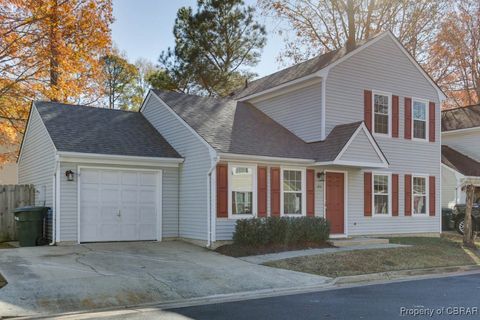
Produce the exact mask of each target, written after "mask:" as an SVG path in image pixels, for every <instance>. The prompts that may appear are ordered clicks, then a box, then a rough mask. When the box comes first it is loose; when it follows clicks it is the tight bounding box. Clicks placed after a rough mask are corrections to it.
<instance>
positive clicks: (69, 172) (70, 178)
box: [65, 170, 75, 181]
mask: <svg viewBox="0 0 480 320" xmlns="http://www.w3.org/2000/svg"><path fill="white" fill-rule="evenodd" d="M74 175H75V173H74V172H73V171H72V170H67V171H65V176H66V177H67V181H73V177H74Z"/></svg>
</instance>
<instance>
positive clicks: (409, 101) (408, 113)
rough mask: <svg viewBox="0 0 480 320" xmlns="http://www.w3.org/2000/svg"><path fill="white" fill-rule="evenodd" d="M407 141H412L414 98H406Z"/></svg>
mask: <svg viewBox="0 0 480 320" xmlns="http://www.w3.org/2000/svg"><path fill="white" fill-rule="evenodd" d="M404 108H405V139H412V98H405V105H404Z"/></svg>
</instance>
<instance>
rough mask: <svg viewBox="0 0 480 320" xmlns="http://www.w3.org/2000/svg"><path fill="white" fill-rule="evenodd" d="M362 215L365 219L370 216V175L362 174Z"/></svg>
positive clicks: (368, 173) (369, 173)
mask: <svg viewBox="0 0 480 320" xmlns="http://www.w3.org/2000/svg"><path fill="white" fill-rule="evenodd" d="M363 213H364V215H365V217H371V216H372V173H371V172H365V173H364V174H363Z"/></svg>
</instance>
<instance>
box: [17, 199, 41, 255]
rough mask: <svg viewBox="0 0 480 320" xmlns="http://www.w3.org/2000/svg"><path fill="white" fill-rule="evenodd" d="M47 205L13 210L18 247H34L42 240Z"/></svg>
mask: <svg viewBox="0 0 480 320" xmlns="http://www.w3.org/2000/svg"><path fill="white" fill-rule="evenodd" d="M47 212H48V208H47V207H22V208H16V209H15V211H14V214H15V221H16V223H17V235H18V242H19V244H20V247H34V246H36V245H38V243H39V242H40V241H42V239H43V237H44V235H43V223H44V220H45V217H46V215H47Z"/></svg>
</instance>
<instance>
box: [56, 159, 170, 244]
mask: <svg viewBox="0 0 480 320" xmlns="http://www.w3.org/2000/svg"><path fill="white" fill-rule="evenodd" d="M79 166H81V167H89V166H95V167H100V168H101V167H109V168H112V167H113V168H118V169H122V168H127V169H147V170H149V169H150V170H162V237H163V238H176V237H178V168H170V167H160V168H159V167H142V166H138V165H135V164H132V165H131V166H123V165H122V166H116V165H96V164H95V165H92V164H89V163H71V162H62V163H61V164H60V174H61V175H60V188H61V189H60V216H59V219H60V241H61V242H63V241H77V240H78V238H77V232H78V214H77V212H78V202H77V194H78V192H77V191H78V189H77V188H78V184H77V179H78V177H77V176H76V175H75V180H74V181H67V178H66V177H65V175H64V174H62V173H65V171H67V170H72V171H73V172H75V174H76V173H77V172H78V167H79Z"/></svg>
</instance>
